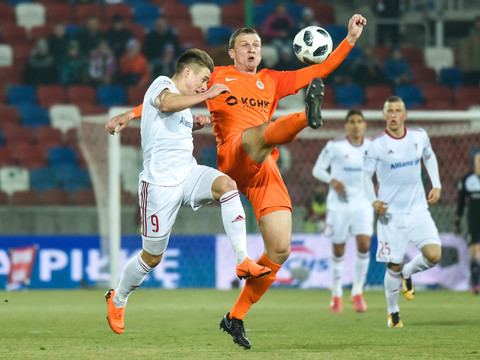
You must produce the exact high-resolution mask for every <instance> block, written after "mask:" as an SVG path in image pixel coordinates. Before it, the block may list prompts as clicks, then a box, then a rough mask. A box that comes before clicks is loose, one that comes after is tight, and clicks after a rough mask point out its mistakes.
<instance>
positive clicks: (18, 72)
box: [0, 50, 25, 88]
mask: <svg viewBox="0 0 480 360" xmlns="http://www.w3.org/2000/svg"><path fill="white" fill-rule="evenodd" d="M14 51H15V50H14ZM14 57H15V56H14ZM24 66H25V64H13V65H12V66H2V67H0V86H2V87H3V88H5V87H7V86H10V85H21V84H22V83H23V71H24Z"/></svg>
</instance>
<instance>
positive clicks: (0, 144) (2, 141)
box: [0, 129, 5, 146]
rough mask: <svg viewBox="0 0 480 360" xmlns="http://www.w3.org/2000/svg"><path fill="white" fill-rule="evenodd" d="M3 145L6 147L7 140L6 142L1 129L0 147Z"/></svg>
mask: <svg viewBox="0 0 480 360" xmlns="http://www.w3.org/2000/svg"><path fill="white" fill-rule="evenodd" d="M3 145H5V140H4V137H3V132H2V130H1V129H0V146H3Z"/></svg>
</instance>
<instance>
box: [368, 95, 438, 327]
mask: <svg viewBox="0 0 480 360" xmlns="http://www.w3.org/2000/svg"><path fill="white" fill-rule="evenodd" d="M383 118H384V119H385V121H386V130H385V132H383V133H382V134H380V135H378V136H377V137H376V138H375V139H373V140H372V143H371V144H370V146H369V147H368V149H367V151H366V152H365V158H364V162H363V167H362V170H363V177H362V179H363V181H362V182H363V185H364V187H365V192H366V194H367V196H368V198H369V200H370V202H371V204H372V205H373V208H374V209H375V211H376V212H377V214H378V221H377V236H378V248H377V261H380V262H386V263H387V271H386V273H385V279H384V284H385V296H386V299H387V314H388V317H387V325H388V326H389V327H398V328H400V327H403V323H402V320H401V318H400V308H399V306H398V296H399V292H400V288H402V291H403V293H404V295H405V297H406V298H407V299H408V300H413V298H414V294H415V292H414V288H413V284H412V280H411V276H412V274H415V273H417V272H420V271H423V270H426V269H429V268H431V267H433V266H435V265H436V264H437V263H438V262H439V261H440V258H441V253H442V252H441V243H440V238H439V236H438V231H437V228H436V226H435V223H434V222H433V219H432V217H431V215H430V212H429V211H428V204H430V205H433V204H436V203H437V202H438V201H439V200H440V193H441V184H440V176H439V173H438V163H437V158H436V156H435V153H434V152H433V150H432V147H431V145H430V139H429V137H428V135H427V133H426V132H425V131H424V130H423V129H414V128H406V127H405V120H406V119H407V111H406V109H405V104H404V102H403V100H402V99H401V98H400V97H398V96H391V97H389V98H388V99H387V100H386V102H385V105H384V107H383ZM421 159H423V163H424V165H425V168H426V169H427V172H428V175H429V177H430V181H431V183H432V189H431V190H430V192H429V193H428V198H427V197H426V196H425V189H424V186H423V182H422V178H421V171H422V168H421ZM374 173H375V174H376V176H377V180H378V185H379V189H378V197H377V196H376V195H375V191H374V187H373V182H372V175H373V174H374ZM409 242H412V243H413V244H414V245H415V246H416V247H417V248H418V249H419V250H420V251H421V253H420V254H418V255H417V256H416V257H414V258H413V259H412V260H411V261H410V262H409V263H407V264H405V265H404V264H403V261H404V256H405V252H406V250H407V245H408V243H409Z"/></svg>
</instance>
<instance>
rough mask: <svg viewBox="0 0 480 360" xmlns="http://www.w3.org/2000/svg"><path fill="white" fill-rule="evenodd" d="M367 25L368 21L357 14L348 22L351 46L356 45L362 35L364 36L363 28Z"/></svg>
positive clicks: (348, 35) (348, 37)
mask: <svg viewBox="0 0 480 360" xmlns="http://www.w3.org/2000/svg"><path fill="white" fill-rule="evenodd" d="M365 25H367V19H365V18H364V17H363V16H362V15H360V14H355V15H353V16H352V17H351V19H350V21H349V22H348V34H347V37H346V39H347V41H348V42H349V43H350V45H355V43H356V42H357V40H358V38H359V37H360V35H362V31H363V27H364V26H365Z"/></svg>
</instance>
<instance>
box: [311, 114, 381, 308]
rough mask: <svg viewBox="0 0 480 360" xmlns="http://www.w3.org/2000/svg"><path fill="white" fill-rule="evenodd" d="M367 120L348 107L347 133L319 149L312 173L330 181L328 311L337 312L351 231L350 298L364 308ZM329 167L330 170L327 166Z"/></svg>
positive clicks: (369, 219) (369, 224) (369, 227)
mask: <svg viewBox="0 0 480 360" xmlns="http://www.w3.org/2000/svg"><path fill="white" fill-rule="evenodd" d="M366 127H367V124H366V123H365V119H364V117H363V114H362V112H361V111H359V110H350V111H349V112H348V113H347V116H346V118H345V131H346V133H347V134H346V136H343V137H341V138H338V139H335V140H331V141H329V142H328V143H327V145H326V146H325V147H324V148H323V150H322V151H321V153H320V155H319V157H318V159H317V162H316V163H315V166H314V167H313V171H312V173H313V176H314V177H315V178H317V179H318V180H320V181H323V182H325V183H328V184H330V189H329V191H328V196H327V217H326V224H325V231H324V232H325V235H326V236H328V237H329V238H330V239H331V240H332V244H333V254H332V299H331V302H330V311H331V312H334V313H340V312H342V311H343V304H342V293H343V291H342V275H343V269H344V267H345V259H344V255H345V243H346V242H347V240H348V237H349V236H350V235H354V236H355V237H356V241H357V256H356V258H355V264H354V269H355V270H354V282H353V286H352V292H351V298H350V300H351V302H352V303H353V307H354V309H355V311H357V312H365V311H366V310H367V304H366V303H365V300H364V298H363V285H364V284H365V279H366V276H367V272H368V265H369V263H370V237H371V236H372V233H373V210H372V207H371V205H370V203H369V201H368V199H367V197H366V196H365V193H364V190H363V187H362V161H363V156H364V153H365V149H366V147H367V146H368V145H369V144H370V140H368V139H365V138H364V137H363V134H364V132H365V129H366ZM329 168H330V172H328V171H327V170H328V169H329Z"/></svg>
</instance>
